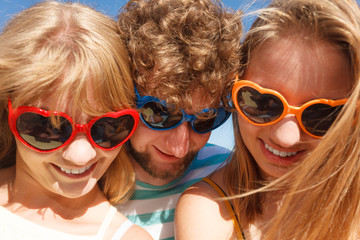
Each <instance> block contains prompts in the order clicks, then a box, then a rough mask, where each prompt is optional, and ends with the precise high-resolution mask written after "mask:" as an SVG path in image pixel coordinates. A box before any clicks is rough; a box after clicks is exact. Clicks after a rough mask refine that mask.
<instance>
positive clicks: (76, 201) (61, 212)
mask: <svg viewBox="0 0 360 240" xmlns="http://www.w3.org/2000/svg"><path fill="white" fill-rule="evenodd" d="M8 195H9V200H8V203H7V205H6V207H7V208H8V209H10V210H12V211H19V210H31V209H32V210H35V211H36V212H42V213H49V214H51V215H54V216H60V217H61V218H63V219H74V218H78V217H80V216H83V215H84V214H85V213H86V212H87V210H88V209H89V208H91V207H94V206H97V205H99V204H101V203H106V202H107V200H106V198H105V196H104V195H103V193H102V192H101V190H100V189H99V187H98V186H97V185H96V186H95V187H94V188H93V189H92V190H91V191H90V192H88V193H87V194H85V195H83V196H80V197H75V198H69V197H65V196H62V195H60V194H57V193H54V192H51V191H49V190H48V189H46V188H44V187H43V186H42V185H40V184H36V181H34V179H33V178H32V177H31V176H29V175H27V174H26V173H24V172H21V173H20V174H19V173H18V171H17V172H16V174H15V179H14V181H13V183H12V184H11V185H10V187H9V190H8Z"/></svg>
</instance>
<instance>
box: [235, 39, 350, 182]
mask: <svg viewBox="0 0 360 240" xmlns="http://www.w3.org/2000/svg"><path fill="white" fill-rule="evenodd" d="M350 73H351V70H350V65H349V62H348V60H347V59H346V57H345V55H344V54H343V53H342V52H341V51H340V50H338V49H336V48H334V47H333V46H332V45H330V44H329V43H326V42H323V41H314V42H312V43H309V42H301V41H300V40H294V39H293V38H284V39H282V40H279V41H270V42H267V43H265V44H264V45H263V46H262V47H260V48H258V49H256V50H255V51H254V52H253V55H252V57H251V59H250V64H249V66H248V69H247V71H246V73H245V76H244V78H243V79H246V80H249V81H252V82H254V83H256V84H258V85H260V86H262V87H265V88H270V89H273V90H275V91H277V92H279V93H280V94H282V95H283V96H284V97H285V99H286V100H287V102H288V103H289V104H290V105H293V106H301V105H302V104H304V103H306V102H308V101H310V100H313V99H319V98H326V99H342V98H346V97H348V95H349V92H350V90H351V74H350ZM238 120H239V129H240V133H241V136H242V138H243V141H244V143H245V145H246V147H247V148H248V149H249V151H250V153H251V154H252V156H253V157H254V159H255V161H256V163H257V164H258V166H259V167H260V169H261V170H262V172H263V173H264V175H265V176H267V177H276V178H277V177H280V176H282V175H283V174H284V173H286V172H287V171H288V170H289V169H290V168H291V165H292V164H293V163H295V162H299V161H301V160H302V159H303V158H304V155H305V154H307V153H309V152H310V151H312V150H313V149H314V148H315V147H316V146H317V144H318V142H319V141H320V140H319V139H316V138H314V137H311V136H309V135H308V134H306V133H305V132H304V131H303V130H302V129H301V128H300V126H299V123H298V121H297V119H296V118H295V116H294V115H292V114H288V115H287V116H285V117H284V118H283V119H282V120H280V121H279V122H277V123H275V124H272V125H268V126H255V125H253V124H251V123H249V122H248V121H247V120H245V119H244V118H243V117H242V116H241V115H240V114H238Z"/></svg>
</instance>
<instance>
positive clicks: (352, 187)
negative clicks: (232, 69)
mask: <svg viewBox="0 0 360 240" xmlns="http://www.w3.org/2000/svg"><path fill="white" fill-rule="evenodd" d="M289 35H291V36H297V37H299V38H307V39H313V40H322V41H325V42H328V43H330V44H332V45H334V46H336V47H337V48H338V49H340V50H341V51H342V52H343V54H344V56H345V57H346V58H347V59H348V60H349V62H350V65H351V71H352V72H351V76H352V78H353V86H354V87H353V91H352V94H351V97H350V99H349V101H348V103H347V104H346V107H345V108H344V110H343V112H342V113H341V115H340V117H339V118H338V119H337V121H336V122H335V124H333V126H332V127H331V129H330V130H329V131H328V133H327V134H326V135H325V136H324V138H323V139H322V140H321V141H320V143H319V145H318V146H317V147H316V148H315V149H314V150H313V151H312V152H311V153H310V154H309V155H308V156H307V157H306V158H305V159H304V160H303V161H302V162H301V163H300V164H299V165H297V166H296V167H294V169H292V170H291V171H290V172H289V173H287V174H285V175H284V176H283V177H281V178H279V179H277V180H275V181H274V182H270V183H266V182H265V181H264V179H262V178H261V175H260V174H259V169H258V166H257V165H256V162H255V160H254V159H253V157H252V156H251V154H250V153H249V151H248V150H247V149H246V147H245V145H244V143H243V141H242V137H241V135H240V131H239V127H238V124H239V122H238V120H237V114H236V113H235V114H234V117H233V120H234V134H235V153H234V155H233V157H232V159H231V161H230V163H229V164H228V165H227V167H226V174H225V179H224V180H225V183H226V184H227V186H228V188H229V191H230V193H231V194H232V195H238V194H244V193H248V192H251V191H252V193H253V194H244V195H243V197H239V198H235V199H233V200H232V201H233V203H234V206H235V208H236V211H237V214H238V216H239V217H240V219H241V222H242V224H244V225H247V224H251V223H252V222H253V221H254V220H255V219H256V217H257V216H259V215H261V213H262V208H263V206H262V203H263V196H264V195H263V194H262V193H263V192H264V191H271V190H274V189H276V190H278V189H282V190H285V192H286V193H285V195H284V199H283V202H282V205H281V207H280V209H279V211H278V213H277V214H276V216H275V217H274V219H273V220H272V221H271V222H269V223H268V228H267V229H268V231H267V232H266V234H265V237H264V238H265V239H282V240H283V239H285V240H287V239H304V240H305V239H358V233H359V231H358V230H359V225H360V206H359V200H360V161H359V157H360V146H359V145H360V141H359V140H360V139H359V136H360V119H359V117H355V116H357V115H358V114H357V112H358V105H359V97H360V96H359V93H360V84H359V81H358V80H359V49H360V11H359V7H358V6H357V3H356V2H355V1H352V0H275V1H273V2H272V3H271V4H270V5H269V7H268V8H266V9H264V10H263V11H261V13H260V15H259V17H258V18H257V19H256V20H255V22H254V24H253V26H252V28H251V30H250V31H249V32H248V34H247V35H246V38H245V40H244V44H243V45H242V51H241V54H242V55H241V62H242V64H243V66H244V67H243V68H242V69H241V71H240V75H243V74H244V73H245V72H246V67H247V65H248V64H249V62H251V56H252V55H251V54H252V52H253V51H254V49H255V48H257V47H260V46H262V45H263V44H264V43H266V42H268V41H270V40H274V39H279V38H282V37H286V36H289ZM339 81H341V80H340V79H339Z"/></svg>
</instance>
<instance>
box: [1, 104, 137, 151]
mask: <svg viewBox="0 0 360 240" xmlns="http://www.w3.org/2000/svg"><path fill="white" fill-rule="evenodd" d="M8 106H9V116H8V123H9V127H10V130H11V132H12V133H13V134H14V136H15V137H16V138H17V139H18V140H19V141H20V142H22V143H23V144H25V145H26V146H27V147H29V148H31V149H33V150H35V151H38V152H41V153H48V152H52V151H56V150H58V149H60V148H63V147H65V146H66V145H68V144H69V143H70V142H71V141H72V140H73V139H74V137H75V136H76V134H78V133H81V132H82V133H85V134H86V136H87V138H88V139H89V141H90V142H91V144H92V145H93V146H96V147H97V148H99V149H101V150H105V151H109V150H113V149H115V148H117V147H119V146H121V145H122V144H124V143H125V142H126V141H127V140H129V138H130V137H131V136H132V134H133V133H134V132H135V130H136V128H137V126H138V124H139V114H138V112H137V111H136V110H134V109H123V110H120V111H118V112H109V113H106V114H104V115H102V116H98V117H94V118H92V119H91V120H90V121H89V122H88V123H87V124H74V121H73V119H72V118H71V117H70V116H69V115H67V114H66V113H63V112H58V111H47V110H44V109H41V108H37V107H32V106H19V107H17V108H15V109H13V108H12V103H11V100H10V98H9V100H8ZM27 112H30V113H36V114H39V115H41V116H44V117H50V116H55V117H56V116H61V117H64V118H65V119H66V120H68V121H69V122H70V124H71V126H72V133H71V135H70V137H69V139H68V140H66V141H65V142H64V143H63V144H62V145H60V146H58V147H56V148H53V149H46V150H42V149H39V148H36V147H34V146H32V145H30V144H29V143H28V142H26V141H25V140H24V139H23V138H22V137H21V136H20V133H19V132H18V130H17V127H16V121H17V119H18V118H19V116H20V115H21V114H23V113H27ZM126 115H129V116H131V117H132V118H133V119H134V126H133V127H132V129H131V131H130V133H129V135H128V136H127V137H126V138H125V139H124V140H123V141H122V142H120V143H119V144H117V145H115V146H113V147H111V148H104V147H102V146H100V145H98V144H97V143H96V142H95V141H94V140H93V138H92V136H91V132H90V131H91V127H92V126H93V125H94V123H95V122H96V121H98V120H99V119H101V118H104V117H109V118H118V117H121V116H126Z"/></svg>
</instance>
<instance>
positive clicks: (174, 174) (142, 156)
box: [126, 141, 196, 182]
mask: <svg viewBox="0 0 360 240" xmlns="http://www.w3.org/2000/svg"><path fill="white" fill-rule="evenodd" d="M127 143H128V144H126V150H127V153H128V154H129V156H131V158H132V159H134V161H135V162H136V163H137V164H138V165H139V166H140V167H141V168H142V169H143V170H144V171H145V172H146V173H148V174H149V175H150V176H151V177H153V178H155V179H159V180H164V181H169V182H170V181H172V180H175V179H177V178H179V177H181V176H182V175H183V174H184V173H185V171H186V170H187V169H188V167H189V166H190V164H191V162H192V161H193V159H194V158H195V156H196V153H195V152H189V153H188V154H187V155H186V156H185V157H184V158H182V159H181V160H179V161H178V162H176V163H172V164H169V165H168V166H167V167H164V166H157V165H156V164H154V162H155V161H151V155H150V154H149V153H148V152H138V151H136V150H135V149H134V148H133V147H132V145H131V143H130V141H128V142H127Z"/></svg>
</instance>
